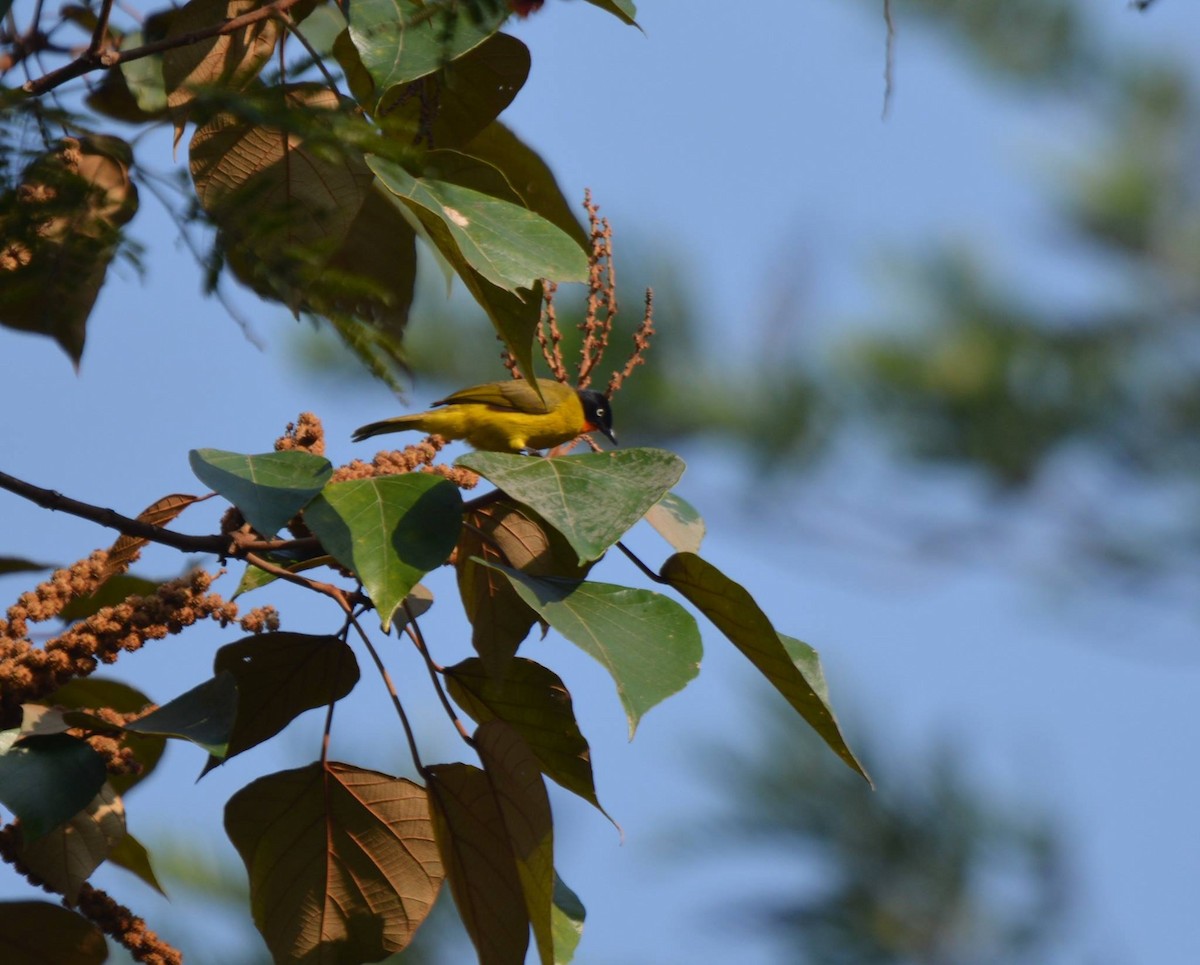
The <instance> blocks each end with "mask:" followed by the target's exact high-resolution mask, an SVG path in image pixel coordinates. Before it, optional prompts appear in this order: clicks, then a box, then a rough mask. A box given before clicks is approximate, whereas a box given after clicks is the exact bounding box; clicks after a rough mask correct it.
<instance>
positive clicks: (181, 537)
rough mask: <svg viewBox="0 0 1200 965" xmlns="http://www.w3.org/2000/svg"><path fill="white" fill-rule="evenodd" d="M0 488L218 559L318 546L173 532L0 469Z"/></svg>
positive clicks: (310, 541) (44, 506) (44, 505)
mask: <svg viewBox="0 0 1200 965" xmlns="http://www.w3.org/2000/svg"><path fill="white" fill-rule="evenodd" d="M0 489H7V490H8V491H9V492H10V493H13V494H14V495H17V496H20V497H21V498H22V499H27V500H29V501H30V502H31V503H34V504H35V505H37V506H41V507H42V509H48V510H50V511H51V512H63V513H70V514H71V515H72V516H78V517H79V518H80V519H86V520H88V521H89V522H92V523H97V524H99V525H100V526H106V527H108V528H109V529H115V530H116V531H117V532H119V533H121V534H123V535H125V536H133V537H136V538H138V539H145V540H149V541H150V542H152V543H161V544H162V545H163V546H170V547H172V548H173V549H177V550H183V551H184V552H186V553H211V554H213V555H214V556H219V557H222V558H223V557H227V556H233V557H237V558H239V559H241V558H244V557H245V556H246V554H247V553H253V552H261V551H264V550H266V551H270V550H284V549H300V550H304V549H316V548H317V547H318V546H319V545H320V544H319V543H318V542H317V541H316V540H315V539H312V538H309V539H300V540H295V539H288V540H280V539H267V540H264V539H257V538H255V537H253V536H247V535H245V534H238V533H228V534H222V533H216V534H213V535H211V536H191V535H189V534H187V533H177V532H176V531H175V530H173V529H167V528H166V527H164V526H155V525H154V524H153V523H146V522H143V521H142V520H140V519H133V518H132V517H129V516H122V515H121V514H120V513H118V512H116V511H114V510H111V509H105V508H103V507H102V506H93V505H92V504H91V503H83V502H80V501H79V500H78V499H72V498H71V497H70V496H64V495H62V493H57V492H55V491H54V490H53V489H42V488H41V487H40V486H35V485H33V484H32V483H27V482H25V481H24V480H22V479H18V478H17V477H16V476H10V475H9V474H8V473H6V472H2V471H0ZM255 565H258V564H255Z"/></svg>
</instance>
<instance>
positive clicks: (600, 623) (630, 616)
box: [496, 567, 703, 740]
mask: <svg viewBox="0 0 1200 965" xmlns="http://www.w3.org/2000/svg"><path fill="white" fill-rule="evenodd" d="M496 569H498V570H500V571H501V572H503V573H504V574H505V575H506V576H507V577H508V578H509V580H510V581H511V582H512V585H513V587H514V588H515V589H516V591H517V592H518V593H519V594H520V595H521V599H523V600H524V601H525V602H526V603H528V604H529V605H530V606H531V607H533V609H535V610H536V611H537V612H538V613H539V614H540V615H541V617H542V619H543V620H545V621H546V622H547V623H549V624H550V626H552V627H554V629H555V630H557V631H558V632H559V633H561V634H562V635H563V636H564V637H566V638H567V639H568V640H570V641H571V642H572V643H574V644H575V645H576V646H578V647H579V648H580V649H582V650H583V651H584V652H585V653H588V654H590V655H591V656H593V657H595V658H596V659H597V660H598V661H600V663H602V664H603V665H604V667H605V669H606V670H608V672H609V673H610V674H612V678H613V681H614V682H615V683H616V685H617V693H618V694H619V695H620V697H621V703H622V704H623V705H624V707H625V716H626V718H627V719H628V721H629V737H630V739H631V740H632V739H633V734H634V731H635V730H636V729H637V725H638V721H640V720H641V718H642V715H643V714H645V713H646V711H648V710H649V709H650V708H651V707H653V706H654V705H655V704H657V703H660V702H661V701H663V700H665V699H666V698H667V697H670V696H671V694H674V693H677V692H679V691H680V690H682V689H683V688H684V687H685V686H687V684H688V682H689V681H690V680H691V679H692V678H693V677H695V676H696V675H697V674H698V673H699V672H700V658H701V657H702V656H703V647H702V645H701V643H700V630H699V628H698V627H697V626H696V621H695V620H694V619H693V618H692V615H691V614H690V613H688V612H687V610H685V609H684V608H683V607H681V606H680V605H679V604H678V603H676V602H675V601H674V600H671V599H669V598H668V597H665V596H663V595H662V594H660V593H655V592H653V591H652V590H635V589H632V588H630V587H627V586H613V585H611V584H609V583H594V582H591V581H585V582H578V581H573V580H554V579H538V578H535V577H532V576H527V575H526V574H524V573H521V572H519V571H517V570H512V569H508V568H507V567H496Z"/></svg>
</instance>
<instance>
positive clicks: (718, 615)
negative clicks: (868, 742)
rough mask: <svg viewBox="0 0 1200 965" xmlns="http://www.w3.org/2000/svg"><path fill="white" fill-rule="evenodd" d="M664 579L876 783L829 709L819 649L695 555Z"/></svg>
mask: <svg viewBox="0 0 1200 965" xmlns="http://www.w3.org/2000/svg"><path fill="white" fill-rule="evenodd" d="M661 575H662V577H663V579H665V580H667V581H668V582H669V583H670V584H671V585H672V586H673V587H675V589H677V590H678V591H679V592H680V593H682V594H683V595H684V596H685V597H687V599H688V600H689V601H690V602H691V603H692V604H693V605H694V606H695V607H696V608H697V609H698V610H700V612H701V613H703V614H704V615H705V616H706V617H708V618H709V619H710V620H711V621H712V622H713V624H714V625H715V626H716V627H717V629H719V630H720V631H721V632H722V633H723V634H725V636H727V637H728V638H729V639H730V640H731V641H732V642H733V644H734V646H736V647H737V648H738V649H739V650H741V651H742V653H744V654H745V655H746V656H747V657H748V658H749V660H750V662H751V663H753V664H754V666H756V667H757V668H758V669H759V670H760V671H761V672H762V674H763V675H764V676H765V677H766V678H767V679H768V680H769V681H771V683H772V684H773V685H774V686H775V689H777V690H778V691H779V692H780V693H781V694H783V696H784V697H785V698H786V699H787V702H788V703H789V704H791V705H792V707H793V708H795V710H796V712H797V713H799V714H800V716H801V717H803V718H804V719H805V720H806V721H808V723H809V725H810V726H811V727H812V728H813V730H815V731H816V732H817V733H818V734H820V735H821V738H822V739H823V740H824V741H825V743H826V744H828V745H829V746H830V748H832V750H833V751H834V753H836V754H837V755H838V757H840V758H841V759H842V760H843V761H845V762H846V764H847V765H849V766H850V767H851V768H852V769H853V770H855V771H857V772H858V773H859V774H861V775H862V776H863V777H864V778H866V780H867V782H868V783H870V780H871V778H870V777H869V776H868V774H867V772H866V770H865V769H864V768H863V766H862V764H860V763H859V761H858V758H856V757H855V756H854V752H853V751H851V750H850V746H849V745H848V744H847V743H846V740H845V738H844V737H843V736H842V732H841V728H840V727H839V726H838V722H837V718H836V717H835V716H834V714H833V708H832V707H831V706H830V705H829V691H828V689H827V688H826V686H825V676H824V674H823V673H822V672H821V665H820V662H819V660H818V659H817V653H816V651H815V650H813V649H812V648H811V647H809V646H808V645H807V644H803V643H801V642H800V641H799V640H792V639H791V638H790V637H789V638H783V637H782V636H781V635H780V634H779V633H778V632H777V631H776V629H775V627H774V626H772V624H771V621H770V620H769V619H768V618H767V615H766V614H765V613H763V611H762V609H761V608H760V607H759V605H758V604H757V603H755V602H754V598H753V597H752V596H751V595H750V594H749V593H748V592H746V589H745V587H743V586H741V585H740V584H738V583H735V582H734V581H733V580H731V579H729V577H727V576H726V575H725V574H724V573H722V572H721V571H720V570H718V569H717V568H716V567H715V566H713V565H712V564H711V563H709V562H707V561H706V560H703V559H701V558H700V557H699V556H696V555H695V554H693V553H676V554H675V555H674V556H672V557H671V558H670V559H668V560H667V562H666V563H664V564H663V568H662V572H661ZM789 646H790V648H791V650H792V651H794V656H793V653H790V652H789Z"/></svg>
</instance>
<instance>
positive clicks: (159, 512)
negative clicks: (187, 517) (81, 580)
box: [104, 493, 208, 580]
mask: <svg viewBox="0 0 1200 965" xmlns="http://www.w3.org/2000/svg"><path fill="white" fill-rule="evenodd" d="M207 498H208V497H207V496H188V495H186V494H184V493H172V494H171V495H170V496H163V498H162V499H158V500H155V501H154V502H152V503H151V504H150V505H149V506H147V507H146V508H145V509H143V510H142V511H141V512H140V513H138V515H137V518H138V519H139V520H140V521H141V522H143V523H149V524H150V525H151V526H164V525H166V524H167V523H169V522H171V520H173V519H174V518H175V517H176V516H178V515H179V514H180V513H182V512H183V511H184V510H185V509H187V508H188V507H189V506H190V505H192V503H194V502H197V501H199V500H201V499H207ZM148 542H149V540H146V539H143V538H142V537H140V536H122V537H121V538H120V539H118V540H117V541H116V542H115V543H113V544H112V546H110V547H109V548H108V562H107V563H106V564H105V567H104V579H106V580H107V579H108V578H109V577H111V576H116V574H118V573H124V572H125V570H126V569H128V567H129V564H130V563H132V562H133V561H134V560H135V559H137V556H138V553H139V552H140V551H141V548H142V547H143V546H145V545H146V543H148Z"/></svg>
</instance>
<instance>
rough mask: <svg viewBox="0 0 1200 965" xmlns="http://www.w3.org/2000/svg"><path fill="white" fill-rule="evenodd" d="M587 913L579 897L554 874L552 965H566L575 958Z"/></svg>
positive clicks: (556, 873)
mask: <svg viewBox="0 0 1200 965" xmlns="http://www.w3.org/2000/svg"><path fill="white" fill-rule="evenodd" d="M586 917H587V911H586V910H585V909H584V907H583V902H582V901H580V900H579V896H578V895H577V894H575V892H573V891H572V890H571V889H570V888H568V887H567V884H566V882H565V881H563V880H562V878H560V877H559V876H558V872H557V871H556V872H555V873H554V909H553V911H552V920H553V927H554V965H568V963H569V962H570V961H571V959H573V958H574V957H575V949H576V948H578V947H579V939H580V938H582V937H583V920H584V919H585V918H586Z"/></svg>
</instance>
